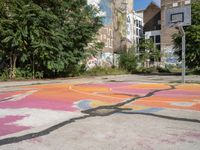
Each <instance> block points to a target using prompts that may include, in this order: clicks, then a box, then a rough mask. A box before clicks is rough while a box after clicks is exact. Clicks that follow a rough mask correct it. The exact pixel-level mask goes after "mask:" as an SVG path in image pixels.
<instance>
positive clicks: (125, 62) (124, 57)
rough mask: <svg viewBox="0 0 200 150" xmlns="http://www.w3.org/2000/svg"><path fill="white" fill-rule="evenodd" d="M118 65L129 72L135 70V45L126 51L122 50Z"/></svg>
mask: <svg viewBox="0 0 200 150" xmlns="http://www.w3.org/2000/svg"><path fill="white" fill-rule="evenodd" d="M119 67H120V68H122V69H125V70H127V71H128V72H130V73H134V72H136V68H137V56H136V54H135V47H134V46H132V47H131V48H130V49H128V51H125V50H122V53H121V54H120V57H119Z"/></svg>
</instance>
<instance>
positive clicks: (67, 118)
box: [0, 82, 200, 149]
mask: <svg viewBox="0 0 200 150" xmlns="http://www.w3.org/2000/svg"><path fill="white" fill-rule="evenodd" d="M170 110H177V111H188V112H193V113H194V114H200V84H185V85H173V86H172V85H168V84H162V83H157V84H152V83H151V84H150V83H149V84H144V83H128V82H127V83H106V84H105V83H99V84H65V83H62V84H47V85H32V86H21V87H17V89H15V90H11V91H4V92H1V93H0V149H1V146H4V145H7V144H12V143H18V142H21V141H26V140H28V139H32V138H38V137H42V136H45V135H48V134H52V133H53V132H55V131H56V130H58V129H59V128H60V127H63V126H65V127H67V126H69V124H71V123H73V122H74V120H76V121H77V120H81V119H85V118H89V117H93V116H97V117H98V116H109V115H111V114H120V113H121V114H122V115H125V114H137V113H138V114H141V113H142V114H150V116H153V115H154V116H155V115H156V114H157V115H159V112H165V111H170ZM191 114H192V113H191ZM186 116H187V115H186ZM188 116H189V115H188ZM191 116H192V115H191ZM196 116H197V115H195V117H194V118H191V117H190V116H189V117H188V118H185V117H184V118H183V117H179V118H178V117H177V116H176V119H175V118H174V120H178V119H179V120H181V121H188V122H193V123H195V124H196V125H197V131H196V132H195V133H190V134H193V140H192V139H191V141H190V142H191V144H195V143H198V145H200V142H199V141H200V117H199V118H198V117H196ZM157 117H158V116H157ZM159 117H161V118H165V119H172V120H173V118H170V117H169V118H167V116H159ZM147 124H148V123H147ZM198 126H199V128H198ZM69 128H70V127H69ZM198 129H199V130H198ZM36 133H37V134H36ZM188 134H189V133H188ZM182 142H184V141H182ZM192 142H193V143H192ZM168 144H171V145H173V142H172V143H168ZM140 148H141V147H140ZM140 148H138V149H140Z"/></svg>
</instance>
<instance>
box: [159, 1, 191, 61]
mask: <svg viewBox="0 0 200 150" xmlns="http://www.w3.org/2000/svg"><path fill="white" fill-rule="evenodd" d="M190 3H191V1H190V0H161V51H162V53H163V55H164V57H163V58H162V62H163V64H176V63H177V58H176V57H175V56H174V54H173V53H174V44H173V40H172V35H173V34H174V33H178V31H177V29H175V28H174V27H169V26H167V25H166V24H167V18H166V11H167V9H171V8H174V9H175V8H177V7H183V6H186V5H190Z"/></svg>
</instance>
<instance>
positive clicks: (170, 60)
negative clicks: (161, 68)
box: [164, 46, 179, 65]
mask: <svg viewBox="0 0 200 150" xmlns="http://www.w3.org/2000/svg"><path fill="white" fill-rule="evenodd" d="M174 52H175V50H174V49H173V47H172V46H169V47H166V48H165V50H164V62H165V64H170V65H178V64H179V61H178V57H177V56H175V55H174Z"/></svg>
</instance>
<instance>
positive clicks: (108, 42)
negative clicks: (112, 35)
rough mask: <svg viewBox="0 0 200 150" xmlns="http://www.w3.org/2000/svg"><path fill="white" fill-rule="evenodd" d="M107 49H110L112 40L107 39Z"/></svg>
mask: <svg viewBox="0 0 200 150" xmlns="http://www.w3.org/2000/svg"><path fill="white" fill-rule="evenodd" d="M107 45H108V46H107V47H110V39H107Z"/></svg>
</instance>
